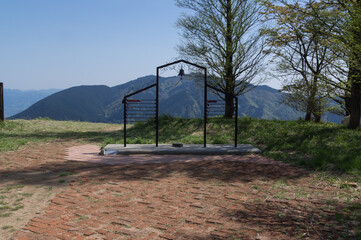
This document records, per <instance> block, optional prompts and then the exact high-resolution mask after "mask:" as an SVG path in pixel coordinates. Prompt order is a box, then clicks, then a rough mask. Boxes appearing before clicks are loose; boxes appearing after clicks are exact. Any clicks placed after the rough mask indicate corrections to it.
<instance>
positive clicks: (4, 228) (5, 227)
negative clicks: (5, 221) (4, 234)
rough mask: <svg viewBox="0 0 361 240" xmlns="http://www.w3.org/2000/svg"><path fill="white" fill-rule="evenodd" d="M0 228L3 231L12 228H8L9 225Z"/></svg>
mask: <svg viewBox="0 0 361 240" xmlns="http://www.w3.org/2000/svg"><path fill="white" fill-rule="evenodd" d="M1 228H2V229H3V230H6V229H10V228H13V226H10V225H5V226H2V227H1Z"/></svg>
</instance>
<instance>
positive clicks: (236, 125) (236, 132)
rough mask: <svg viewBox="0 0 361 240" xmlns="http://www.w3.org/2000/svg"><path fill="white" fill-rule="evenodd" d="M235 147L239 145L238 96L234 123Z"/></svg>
mask: <svg viewBox="0 0 361 240" xmlns="http://www.w3.org/2000/svg"><path fill="white" fill-rule="evenodd" d="M234 128H235V129H234V147H237V137H238V97H236V122H235V124H234Z"/></svg>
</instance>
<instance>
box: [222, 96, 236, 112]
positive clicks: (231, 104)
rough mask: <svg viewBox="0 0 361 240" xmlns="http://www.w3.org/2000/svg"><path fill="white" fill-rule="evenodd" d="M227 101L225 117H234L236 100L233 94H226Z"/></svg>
mask: <svg viewBox="0 0 361 240" xmlns="http://www.w3.org/2000/svg"><path fill="white" fill-rule="evenodd" d="M225 101H226V109H225V110H226V112H225V113H224V117H225V118H232V117H233V114H234V100H233V95H231V94H226V96H225Z"/></svg>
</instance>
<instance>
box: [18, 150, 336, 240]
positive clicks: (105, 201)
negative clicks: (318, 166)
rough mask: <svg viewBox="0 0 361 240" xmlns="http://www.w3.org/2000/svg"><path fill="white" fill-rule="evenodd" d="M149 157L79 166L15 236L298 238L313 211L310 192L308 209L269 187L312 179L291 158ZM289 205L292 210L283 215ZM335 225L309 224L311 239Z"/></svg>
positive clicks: (65, 237) (33, 237)
mask: <svg viewBox="0 0 361 240" xmlns="http://www.w3.org/2000/svg"><path fill="white" fill-rule="evenodd" d="M87 148H88V147H87ZM74 149H78V150H79V149H81V148H71V149H70V152H69V154H68V157H67V159H68V160H71V159H72V157H74V159H72V160H86V159H88V160H90V161H91V162H93V163H94V162H95V160H94V159H98V160H99V159H101V158H102V157H99V156H94V155H91V154H88V155H87V154H86V153H84V154H83V158H80V157H79V156H78V155H79V154H80V153H79V151H78V150H77V151H78V152H77V153H76V152H73V153H72V150H74ZM83 149H84V148H83ZM94 149H96V148H95V147H94V148H93V150H94ZM97 149H98V148H97ZM72 154H74V155H72ZM86 155H87V156H88V158H87V157H86ZM71 156H72V157H71ZM149 158H154V156H153V157H151V156H137V157H135V156H131V157H130V158H129V159H130V160H129V161H130V162H131V163H132V164H129V163H128V164H124V163H125V162H122V161H124V159H120V160H119V157H118V160H119V162H122V163H123V164H120V165H100V164H99V165H89V166H87V165H86V164H85V165H84V166H83V168H79V167H78V168H76V169H74V171H75V172H76V173H77V176H78V177H77V179H76V180H74V181H73V182H72V183H71V184H70V186H69V187H68V188H67V189H65V190H64V191H63V192H62V193H61V194H59V195H57V197H56V198H54V199H52V201H51V204H50V205H49V207H48V208H47V209H46V211H45V213H44V214H42V215H40V216H37V217H36V218H33V219H32V220H31V221H30V222H29V223H28V224H27V225H26V227H25V228H24V229H23V230H22V231H19V232H17V233H16V235H15V236H14V239H23V240H25V239H39V240H42V239H64V240H70V239H94V240H95V239H296V235H297V234H298V231H299V229H302V224H304V222H303V220H302V219H306V218H307V216H308V215H309V214H315V212H312V211H314V209H313V208H312V206H311V205H312V201H311V200H310V202H308V204H311V205H310V206H311V207H310V209H309V210H307V211H305V210H304V208H303V207H302V204H301V202H302V201H303V200H297V199H294V200H293V201H284V200H281V199H277V198H274V197H273V194H271V193H272V191H274V190H273V189H274V184H275V183H276V182H278V181H280V179H283V180H284V181H294V182H297V181H299V182H300V184H305V186H307V184H308V183H307V181H309V179H307V176H304V175H305V173H304V172H302V171H299V170H297V169H295V168H294V167H291V166H289V165H286V164H272V162H273V161H271V160H269V159H266V158H263V157H260V156H238V157H237V156H222V157H220V158H219V159H222V160H219V159H218V158H217V159H211V160H214V161H208V160H209V159H208V160H207V159H205V158H206V157H205V156H186V157H182V156H179V157H176V156H162V159H164V162H160V161H159V160H160V159H161V158H160V157H156V158H157V161H158V163H148V162H147V161H145V159H149ZM168 158H172V160H171V161H167V159H168ZM110 159H113V160H114V161H115V160H116V159H117V158H116V157H111V158H110ZM137 159H138V161H137ZM139 159H140V160H139ZM185 159H188V160H189V159H192V161H188V162H184V160H185ZM252 159H255V161H257V163H253V162H252ZM176 160H177V161H176ZM215 160H218V161H215ZM235 160H237V161H235ZM106 162H108V163H109V157H108V159H107V160H106ZM134 163H142V164H134ZM314 204H317V202H316V203H314ZM286 210H287V211H288V213H289V217H285V218H282V219H281V218H279V217H277V216H278V213H279V212H280V213H282V214H284V213H285V211H286ZM287 211H286V213H287ZM286 215H287V214H286ZM296 217H297V219H300V220H297V221H296V220H295V218H296ZM305 221H306V220H305ZM315 228H317V229H318V226H315ZM307 231H308V230H307ZM330 231H332V230H324V228H322V229H319V230H318V231H313V232H309V233H308V235H307V237H306V239H316V238H317V236H318V234H328V233H329V232H330Z"/></svg>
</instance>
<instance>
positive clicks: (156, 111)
mask: <svg viewBox="0 0 361 240" xmlns="http://www.w3.org/2000/svg"><path fill="white" fill-rule="evenodd" d="M158 108H159V67H157V83H156V86H155V146H156V147H158V137H159V136H158V132H159V122H158V121H159V111H158Z"/></svg>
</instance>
